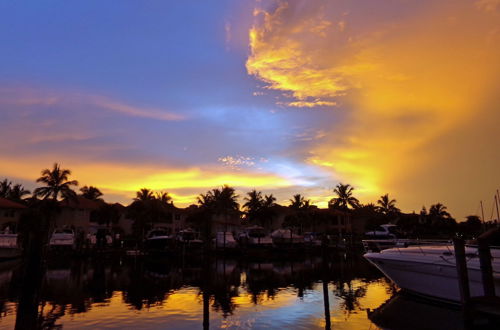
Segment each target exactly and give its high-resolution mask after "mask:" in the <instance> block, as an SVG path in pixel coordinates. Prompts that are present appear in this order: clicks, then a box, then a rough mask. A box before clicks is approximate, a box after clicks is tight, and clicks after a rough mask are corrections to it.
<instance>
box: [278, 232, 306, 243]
mask: <svg viewBox="0 0 500 330" xmlns="http://www.w3.org/2000/svg"><path fill="white" fill-rule="evenodd" d="M271 237H272V238H273V243H274V244H275V245H282V244H292V245H301V244H304V237H303V236H301V235H297V234H294V233H293V232H292V231H291V230H290V229H277V230H275V231H273V232H272V233H271Z"/></svg>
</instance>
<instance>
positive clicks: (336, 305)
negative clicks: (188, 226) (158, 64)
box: [0, 255, 394, 329]
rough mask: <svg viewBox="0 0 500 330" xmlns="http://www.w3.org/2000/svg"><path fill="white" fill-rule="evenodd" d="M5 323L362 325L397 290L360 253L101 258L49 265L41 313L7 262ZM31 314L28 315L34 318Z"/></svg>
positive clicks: (2, 272) (2, 298) (2, 294)
mask: <svg viewBox="0 0 500 330" xmlns="http://www.w3.org/2000/svg"><path fill="white" fill-rule="evenodd" d="M0 266H1V267H0V303H1V308H2V309H1V318H0V327H5V328H13V327H14V325H15V322H16V320H15V316H16V312H17V313H18V318H19V317H21V318H23V322H25V324H31V325H36V327H38V328H43V329H54V328H60V327H63V326H64V328H95V327H111V328H113V327H114V328H127V327H130V328H132V327H140V328H176V329H178V328H179V329H180V328H186V329H188V328H193V327H197V328H199V327H202V326H203V327H205V328H208V327H211V328H218V327H229V328H231V327H233V328H252V327H254V328H260V327H273V328H275V327H293V328H330V326H331V327H342V328H349V329H353V328H358V327H359V326H362V327H367V326H369V325H371V321H370V320H369V319H368V318H367V314H366V311H365V310H366V309H367V308H371V309H374V308H376V307H378V306H380V305H381V304H382V303H383V302H384V301H386V300H387V299H388V298H389V297H390V296H391V295H392V293H393V291H394V288H392V287H391V286H390V285H389V284H388V282H387V281H385V280H384V279H383V277H382V276H381V274H380V273H378V272H377V271H376V270H375V269H374V268H372V267H371V266H370V265H369V264H368V263H367V262H365V261H364V260H363V259H362V258H361V257H360V256H356V255H354V256H349V257H347V256H345V255H338V256H332V257H331V258H329V259H323V258H322V257H304V258H303V259H301V260H293V261H291V260H284V259H283V258H281V259H278V260H247V259H228V258H213V259H212V260H210V261H203V260H189V261H184V262H183V263H176V262H174V261H171V260H168V259H161V258H160V259H151V258H132V257H130V258H109V259H107V258H95V259H76V260H69V259H60V260H57V261H56V260H51V261H49V262H48V263H47V264H46V265H45V270H44V275H43V276H42V281H41V285H40V290H39V294H37V295H32V294H31V293H30V294H29V295H28V296H29V297H31V298H30V299H33V297H35V298H36V301H37V302H38V303H37V304H35V307H36V305H38V307H37V308H35V311H36V313H22V314H19V312H20V310H17V308H16V306H17V304H16V303H18V302H19V301H20V300H19V299H22V298H23V297H26V293H25V291H26V289H28V290H32V286H30V285H27V283H25V282H23V276H22V270H21V267H20V265H19V264H12V263H10V264H8V265H7V264H0ZM30 318H31V320H30Z"/></svg>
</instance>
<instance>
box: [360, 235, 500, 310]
mask: <svg viewBox="0 0 500 330" xmlns="http://www.w3.org/2000/svg"><path fill="white" fill-rule="evenodd" d="M465 253H466V259H467V269H468V275H469V286H470V293H471V297H475V296H482V295H484V292H483V284H482V277H481V270H480V264H479V254H478V250H477V248H476V247H473V246H468V247H466V249H465ZM491 254H492V257H493V259H492V267H493V278H494V282H495V290H496V292H497V293H500V247H498V248H495V247H492V248H491ZM364 257H365V258H366V259H367V260H368V261H369V262H370V263H372V264H373V265H375V267H377V268H378V269H380V270H381V271H382V273H384V275H385V276H387V277H388V278H389V279H390V280H392V281H393V282H394V283H395V284H396V285H398V286H399V287H400V288H401V289H403V290H405V291H409V292H412V293H415V294H419V295H423V296H427V297H431V298H434V299H439V300H444V301H449V302H454V303H458V302H460V290H459V281H458V275H457V268H456V262H455V253H454V248H453V245H447V246H442V245H435V246H411V247H407V248H392V249H387V250H382V251H380V252H371V253H366V254H365V255H364Z"/></svg>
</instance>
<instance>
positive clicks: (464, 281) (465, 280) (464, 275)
mask: <svg viewBox="0 0 500 330" xmlns="http://www.w3.org/2000/svg"><path fill="white" fill-rule="evenodd" d="M453 247H454V249H455V261H456V265H457V276H458V287H459V289H460V300H461V302H462V307H463V308H464V309H466V308H467V307H468V305H469V302H470V288H469V274H468V272H467V261H466V260H465V241H464V240H463V239H462V238H454V239H453Z"/></svg>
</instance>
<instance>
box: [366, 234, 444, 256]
mask: <svg viewBox="0 0 500 330" xmlns="http://www.w3.org/2000/svg"><path fill="white" fill-rule="evenodd" d="M361 242H362V243H363V247H364V249H365V250H366V251H367V252H370V251H371V252H378V251H382V250H385V249H390V248H397V249H398V251H400V250H399V249H400V248H407V247H410V246H417V247H418V248H419V250H420V252H421V253H422V254H424V255H425V254H426V253H425V251H424V250H423V249H422V246H431V245H432V246H446V247H447V248H448V250H449V249H450V246H451V245H453V243H452V242H451V241H450V240H442V239H441V240H439V239H424V240H423V239H418V238H417V239H398V238H394V239H365V240H362V241H361ZM400 252H401V251H400ZM450 252H451V250H450Z"/></svg>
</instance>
